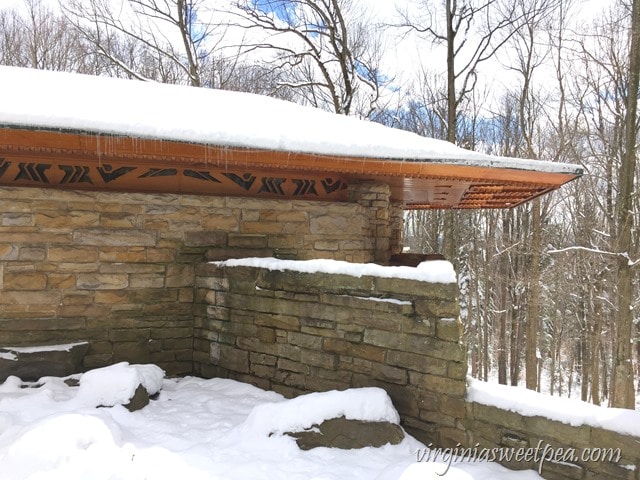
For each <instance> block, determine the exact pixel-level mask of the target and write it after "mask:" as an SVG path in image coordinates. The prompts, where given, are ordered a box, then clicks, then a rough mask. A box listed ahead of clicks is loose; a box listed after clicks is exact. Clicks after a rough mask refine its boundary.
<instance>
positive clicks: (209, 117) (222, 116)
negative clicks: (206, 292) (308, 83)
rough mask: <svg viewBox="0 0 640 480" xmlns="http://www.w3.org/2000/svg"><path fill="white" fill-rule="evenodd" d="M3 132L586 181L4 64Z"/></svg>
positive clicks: (275, 110) (387, 132)
mask: <svg viewBox="0 0 640 480" xmlns="http://www.w3.org/2000/svg"><path fill="white" fill-rule="evenodd" d="M0 90H2V91H3V92H10V93H9V94H7V95H4V96H3V99H2V102H1V103H0V126H2V125H4V126H12V127H27V128H34V127H36V128H44V129H63V130H75V131H81V132H90V133H104V134H114V135H126V136H132V137H139V138H151V139H162V140H173V141H183V142H193V143H201V144H208V145H217V146H227V147H241V148H253V149H267V150H279V151H285V152H300V153H309V154H318V155H338V156H352V157H368V158H381V159H382V158H387V159H395V160H400V161H402V160H407V161H424V160H428V161H431V162H442V163H454V164H459V165H460V164H461V165H474V166H486V167H495V168H514V169H521V170H535V171H542V172H552V173H569V174H576V173H578V174H579V173H581V170H580V168H579V167H577V166H576V165H570V164H562V163H553V162H542V161H535V160H521V159H514V158H505V157H496V156H491V155H484V154H480V153H477V152H471V151H468V150H464V149H462V148H459V147H456V146H455V145H452V144H450V143H448V142H444V141H441V140H435V139H431V138H425V137H421V136H419V135H416V134H414V133H410V132H406V131H402V130H398V129H394V128H389V127H385V126H383V125H380V124H377V123H373V122H369V121H364V120H359V119H357V118H355V117H347V116H344V115H336V114H332V113H328V112H324V111H322V110H319V109H316V108H312V107H305V106H301V105H297V104H294V103H291V102H286V101H282V100H277V99H274V98H270V97H265V96H260V95H254V94H248V93H239V92H230V91H223V90H215V89H206V88H195V87H188V86H180V85H167V84H161V83H155V82H141V81H137V80H123V79H117V78H109V77H95V76H89V75H80V74H72V73H63V72H50V71H43V70H34V69H24V68H16V67H6V66H0Z"/></svg>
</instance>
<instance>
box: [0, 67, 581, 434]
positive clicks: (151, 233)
mask: <svg viewBox="0 0 640 480" xmlns="http://www.w3.org/2000/svg"><path fill="white" fill-rule="evenodd" d="M45 84H46V85H47V88H46V89H45V88H41V86H42V85H45ZM0 88H1V89H2V90H3V91H5V92H12V94H11V95H9V96H8V98H6V99H3V102H2V105H0V205H1V208H0V346H11V347H33V346H43V345H54V344H56V345H58V344H73V343H75V342H82V343H83V344H85V345H86V346H87V347H86V354H85V355H84V358H83V360H82V362H83V363H82V368H84V369H89V368H94V367H100V366H104V365H108V364H111V363H114V362H119V361H129V362H132V363H145V362H152V363H156V364H158V365H160V366H161V367H162V368H164V369H165V370H166V371H167V373H168V374H170V375H185V374H193V373H195V374H199V375H205V376H212V375H227V376H231V377H234V378H238V379H241V380H244V381H250V382H252V383H255V384H258V385H260V386H263V387H266V388H273V389H275V390H279V391H282V392H283V393H286V394H290V395H294V394H296V393H298V392H300V391H304V390H314V389H315V390H320V389H328V388H342V387H349V386H355V385H365V384H368V383H375V384H382V385H383V386H385V388H387V390H388V391H390V393H391V395H392V398H393V399H394V402H396V404H397V405H398V409H399V411H400V412H401V414H402V415H403V418H404V421H405V425H406V426H407V427H409V428H414V429H416V430H418V431H420V432H422V437H423V438H434V439H436V440H438V441H441V442H443V443H446V442H447V441H449V443H451V442H453V443H455V441H459V439H460V438H461V437H460V436H461V435H463V434H464V432H463V428H462V427H461V424H460V422H459V420H460V419H461V418H462V417H464V412H463V411H464V404H463V403H464V401H463V398H464V390H465V387H464V381H465V375H466V360H465V358H466V357H465V352H464V350H465V349H464V348H461V347H460V325H459V321H458V320H457V308H458V307H457V286H456V285H455V282H453V283H448V284H447V283H445V284H440V283H437V282H436V283H429V282H426V283H425V282H422V281H417V283H416V281H414V280H411V279H407V278H403V277H402V275H401V276H400V278H386V279H381V278H377V277H376V276H367V275H365V276H362V277H353V278H352V277H350V276H349V275H344V274H340V275H329V274H324V273H323V274H313V273H302V272H297V273H295V268H294V273H274V272H273V271H271V270H269V269H263V268H260V267H256V266H251V265H250V264H249V265H237V266H231V265H228V264H223V263H217V264H212V263H209V262H211V261H224V260H227V259H233V258H247V257H267V258H274V259H279V260H280V261H284V260H297V261H305V260H310V259H329V260H334V261H339V262H350V263H358V264H362V263H368V262H376V263H378V264H382V265H384V264H386V263H387V262H388V260H389V258H390V256H391V255H393V254H396V253H399V252H401V251H402V228H403V213H404V211H405V210H408V209H433V208H461V209H462V208H510V207H513V206H516V205H519V204H520V203H522V202H526V201H528V200H530V199H532V198H534V197H536V196H539V195H542V194H545V193H547V192H550V191H552V190H554V189H557V188H559V187H560V186H561V185H563V184H565V183H566V182H569V181H571V180H573V179H575V178H577V177H578V176H580V175H581V173H582V171H581V169H580V168H578V167H576V166H574V165H567V164H558V163H549V162H541V161H532V160H517V159H509V158H499V157H494V156H489V155H483V154H479V153H475V152H469V151H466V150H463V149H460V148H457V147H455V146H453V145H451V144H448V143H446V142H441V141H436V140H432V139H427V138H423V137H419V136H417V135H414V134H411V133H408V132H403V131H399V130H395V129H391V128H387V127H384V126H381V125H378V124H374V123H371V122H366V121H362V120H358V119H355V118H352V117H344V116H338V115H332V114H329V113H325V112H321V111H318V110H316V109H312V108H307V107H302V106H299V105H294V104H291V103H288V102H283V101H279V100H275V99H271V98H265V97H260V96H255V95H249V94H240V93H236V92H222V91H215V90H208V89H195V88H191V87H183V86H172V85H161V84H154V83H145V82H138V81H128V80H120V79H113V78H100V77H87V76H82V75H74V74H65V73H54V72H44V71H36V70H26V69H18V68H10V67H0ZM274 261H276V260H274ZM387 268H391V267H387ZM402 268H408V267H402ZM371 300H375V301H373V302H372V301H371ZM416 339H418V340H416ZM425 345H429V348H430V350H429V352H426V353H425V352H424V348H425ZM425 358H428V359H429V360H428V361H427V362H426V363H425ZM372 372H373V373H372ZM425 399H430V400H431V403H430V405H435V406H436V407H433V408H432V407H430V406H424V405H425ZM460 402H462V405H461V404H460ZM435 417H437V418H435ZM434 425H435V427H434Z"/></svg>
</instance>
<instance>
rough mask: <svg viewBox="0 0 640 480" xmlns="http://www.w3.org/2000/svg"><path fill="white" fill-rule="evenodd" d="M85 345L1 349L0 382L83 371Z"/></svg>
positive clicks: (87, 345)
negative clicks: (11, 378) (12, 377)
mask: <svg viewBox="0 0 640 480" xmlns="http://www.w3.org/2000/svg"><path fill="white" fill-rule="evenodd" d="M88 350H89V343H88V342H78V343H72V344H66V345H41V346H35V347H0V383H1V382H4V381H5V380H6V379H7V377H9V376H11V375H13V376H16V377H19V378H20V379H22V380H26V381H36V380H38V379H40V378H42V377H47V376H50V377H66V376H69V375H71V374H74V373H79V372H81V371H83V362H84V357H85V355H86V354H87V352H88Z"/></svg>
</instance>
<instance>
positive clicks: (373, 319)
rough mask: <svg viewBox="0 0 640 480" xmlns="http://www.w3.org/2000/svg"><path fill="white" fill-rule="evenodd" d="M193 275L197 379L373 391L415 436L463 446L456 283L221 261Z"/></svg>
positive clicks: (289, 389)
mask: <svg viewBox="0 0 640 480" xmlns="http://www.w3.org/2000/svg"><path fill="white" fill-rule="evenodd" d="M197 277H198V278H197V285H198V290H197V293H196V304H198V306H197V310H196V326H195V332H194V333H195V343H194V365H195V372H196V374H198V375H202V376H205V377H213V376H222V377H230V378H234V379H237V380H240V381H244V382H249V383H253V384H255V385H258V386H260V387H262V388H265V389H272V390H275V391H278V392H281V393H283V394H284V395H286V396H295V395H297V394H299V393H302V392H308V391H324V390H331V389H345V388H350V387H362V386H379V387H382V388H384V389H385V390H386V391H387V392H388V393H389V395H390V396H391V398H392V400H393V402H394V404H395V406H396V408H397V409H398V411H399V413H400V415H401V417H402V423H403V426H404V427H405V428H406V429H407V430H408V431H409V432H411V433H412V434H414V435H415V436H416V437H417V438H419V439H421V440H423V441H425V442H434V443H436V444H438V445H455V444H456V443H457V442H464V441H465V439H466V437H465V432H464V430H463V426H462V423H461V422H462V419H463V418H464V416H465V400H464V395H465V389H466V371H467V364H466V349H465V347H464V346H463V345H462V344H461V342H460V339H461V334H462V332H461V324H460V322H459V320H458V303H457V294H458V289H457V285H456V284H454V283H451V284H441V283H427V282H423V281H415V280H406V279H397V278H379V277H372V276H362V277H356V276H350V275H344V274H324V273H303V272H296V271H275V270H267V269H262V268H258V267H250V266H236V267H231V266H225V264H224V263H223V264H220V263H212V264H207V265H202V266H201V267H200V268H198V272H197Z"/></svg>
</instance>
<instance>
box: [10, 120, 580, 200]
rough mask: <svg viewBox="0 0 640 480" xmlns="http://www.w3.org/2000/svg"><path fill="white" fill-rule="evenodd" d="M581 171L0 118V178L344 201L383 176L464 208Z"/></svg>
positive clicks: (401, 193) (412, 196)
mask: <svg viewBox="0 0 640 480" xmlns="http://www.w3.org/2000/svg"><path fill="white" fill-rule="evenodd" d="M581 174H582V170H581V169H580V168H578V167H576V168H575V169H574V170H573V171H562V172H558V171H544V170H543V171H536V170H535V169H531V168H527V169H519V168H505V167H504V166H501V167H500V168H496V167H495V166H491V165H485V166H482V165H476V164H467V163H465V162H464V161H456V160H455V159H453V160H452V159H450V158H449V159H438V158H433V159H431V160H407V159H392V158H384V159H380V158H368V157H356V156H338V155H331V154H318V153H303V152H290V151H278V150H269V149H254V148H247V147H230V146H218V145H208V144H201V143H191V142H181V141H173V140H166V139H153V138H137V137H132V136H127V135H114V134H104V133H99V132H78V131H65V130H54V129H39V128H33V129H29V128H25V127H24V126H11V125H5V126H1V125H0V185H3V186H23V187H45V188H60V189H75V190H97V191H120V192H153V193H159V192H162V193H184V194H203V195H219V196H250V197H255V198H280V199H304V200H324V201H346V200H347V199H348V198H347V197H348V192H347V186H348V185H349V184H350V183H354V182H362V181H383V182H386V183H388V184H389V185H390V187H391V195H392V200H393V201H395V202H398V203H401V204H402V205H403V206H404V208H406V209H430V208H459V209H473V208H505V207H514V206H517V205H519V204H521V203H523V202H526V201H528V200H531V199H532V198H535V197H537V196H539V195H542V194H544V193H547V192H549V191H552V190H554V189H557V188H559V187H560V186H561V185H563V184H565V183H567V182H569V181H571V180H573V179H575V178H577V177H579V176H580V175H581Z"/></svg>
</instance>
